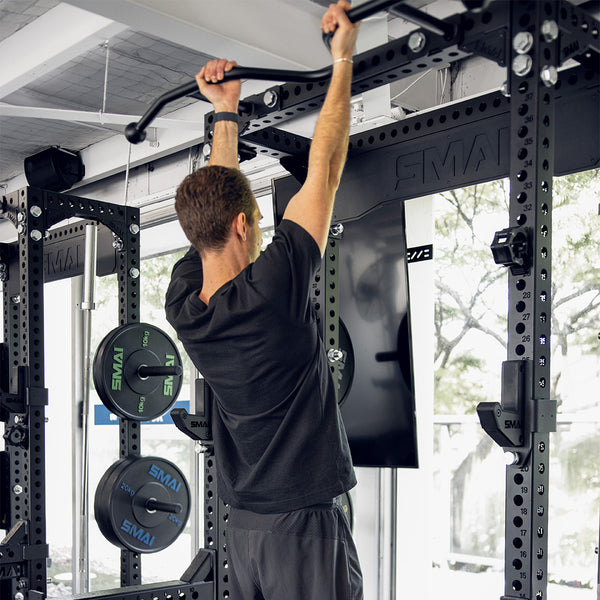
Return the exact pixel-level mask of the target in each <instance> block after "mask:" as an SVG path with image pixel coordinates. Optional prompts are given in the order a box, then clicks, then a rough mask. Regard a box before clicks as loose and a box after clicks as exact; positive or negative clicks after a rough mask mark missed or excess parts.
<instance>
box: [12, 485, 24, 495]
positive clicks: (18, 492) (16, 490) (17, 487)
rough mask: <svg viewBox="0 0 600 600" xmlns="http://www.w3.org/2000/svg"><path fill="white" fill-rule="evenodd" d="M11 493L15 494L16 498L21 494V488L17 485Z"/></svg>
mask: <svg viewBox="0 0 600 600" xmlns="http://www.w3.org/2000/svg"><path fill="white" fill-rule="evenodd" d="M13 493H15V494H17V496H18V495H19V494H22V493H23V486H21V485H19V484H18V483H17V484H16V485H15V486H14V487H13Z"/></svg>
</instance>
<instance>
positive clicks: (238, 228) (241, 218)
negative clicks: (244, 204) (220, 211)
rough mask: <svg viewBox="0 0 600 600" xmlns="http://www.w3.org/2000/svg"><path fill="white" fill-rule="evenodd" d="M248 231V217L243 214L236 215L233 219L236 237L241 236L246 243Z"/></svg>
mask: <svg viewBox="0 0 600 600" xmlns="http://www.w3.org/2000/svg"><path fill="white" fill-rule="evenodd" d="M246 229H247V220H246V215H245V214H244V213H243V212H241V213H238V214H237V215H236V217H235V218H234V219H233V231H234V233H235V234H236V235H239V236H240V238H242V239H243V240H244V241H246Z"/></svg>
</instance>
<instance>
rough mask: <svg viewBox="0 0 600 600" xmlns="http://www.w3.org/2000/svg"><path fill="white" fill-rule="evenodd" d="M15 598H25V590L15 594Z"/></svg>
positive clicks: (17, 599) (23, 599)
mask: <svg viewBox="0 0 600 600" xmlns="http://www.w3.org/2000/svg"><path fill="white" fill-rule="evenodd" d="M15 600H25V596H24V595H23V592H17V593H16V594H15Z"/></svg>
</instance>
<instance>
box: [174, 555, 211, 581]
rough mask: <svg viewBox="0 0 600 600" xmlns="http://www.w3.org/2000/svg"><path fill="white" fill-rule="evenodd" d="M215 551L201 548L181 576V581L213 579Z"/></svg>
mask: <svg viewBox="0 0 600 600" xmlns="http://www.w3.org/2000/svg"><path fill="white" fill-rule="evenodd" d="M214 563H215V551H214V550H208V549H207V548H201V549H200V550H199V552H198V554H196V556H195V557H194V560H192V562H191V563H190V566H189V567H188V568H187V569H186V570H185V572H184V573H183V575H182V576H181V581H186V582H188V583H198V582H202V581H213V576H214Z"/></svg>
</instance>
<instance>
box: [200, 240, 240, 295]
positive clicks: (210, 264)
mask: <svg viewBox="0 0 600 600" xmlns="http://www.w3.org/2000/svg"><path fill="white" fill-rule="evenodd" d="M248 264H249V262H248V258H247V257H244V255H243V254H239V253H236V252H233V251H231V248H228V247H227V246H226V247H225V248H224V249H223V250H222V251H221V252H206V253H204V255H203V256H202V273H203V282H202V290H201V291H200V294H199V297H200V300H202V302H204V304H206V305H207V306H208V303H209V302H210V299H211V298H212V296H213V294H214V293H215V292H216V291H217V290H218V289H219V288H220V287H221V286H223V285H225V284H226V283H227V282H228V281H231V280H232V279H234V278H235V277H237V276H238V275H239V274H240V273H241V272H242V271H243V270H244V269H245V268H246V267H247V266H248Z"/></svg>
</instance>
